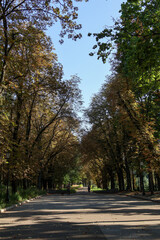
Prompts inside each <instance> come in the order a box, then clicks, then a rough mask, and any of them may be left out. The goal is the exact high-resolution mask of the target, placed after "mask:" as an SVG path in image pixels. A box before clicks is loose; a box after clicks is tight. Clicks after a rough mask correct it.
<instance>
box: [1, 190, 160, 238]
mask: <svg viewBox="0 0 160 240" xmlns="http://www.w3.org/2000/svg"><path fill="white" fill-rule="evenodd" d="M0 239H2V240H8V239H11V240H13V239H19V240H20V239H21V240H22V239H23V240H24V239H25V240H27V239H34V240H42V239H43V240H48V239H49V240H50V239H53V240H66V239H68V240H95V239H96V240H106V239H108V240H113V239H114V240H118V239H122V240H124V239H132V240H133V239H138V240H140V239H141V240H142V239H143V240H144V239H145V240H160V204H158V203H153V202H150V201H145V200H138V199H134V198H130V197H127V196H123V195H120V196H119V195H111V194H109V195H103V194H92V193H91V194H90V193H87V192H84V191H83V190H82V191H81V192H78V194H73V195H72V194H71V195H58V194H57V195H49V196H45V197H42V198H40V199H35V200H34V201H32V202H30V203H26V204H24V205H22V206H19V207H17V208H14V209H12V210H10V211H7V212H6V213H2V214H0Z"/></svg>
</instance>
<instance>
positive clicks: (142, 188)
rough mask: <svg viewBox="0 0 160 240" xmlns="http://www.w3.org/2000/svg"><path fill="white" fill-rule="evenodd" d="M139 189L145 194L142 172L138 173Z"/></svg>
mask: <svg viewBox="0 0 160 240" xmlns="http://www.w3.org/2000/svg"><path fill="white" fill-rule="evenodd" d="M140 190H141V192H142V194H143V195H145V190H144V181H143V172H141V173H140Z"/></svg>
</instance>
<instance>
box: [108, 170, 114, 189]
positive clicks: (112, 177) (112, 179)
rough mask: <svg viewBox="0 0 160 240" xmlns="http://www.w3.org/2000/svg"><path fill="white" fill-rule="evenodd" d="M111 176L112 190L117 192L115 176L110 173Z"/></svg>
mask: <svg viewBox="0 0 160 240" xmlns="http://www.w3.org/2000/svg"><path fill="white" fill-rule="evenodd" d="M109 175H110V179H111V190H115V176H114V172H113V171H110V172H109Z"/></svg>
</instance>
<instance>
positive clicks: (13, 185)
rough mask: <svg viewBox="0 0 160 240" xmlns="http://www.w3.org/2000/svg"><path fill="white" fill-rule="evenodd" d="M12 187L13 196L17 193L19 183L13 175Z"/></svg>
mask: <svg viewBox="0 0 160 240" xmlns="http://www.w3.org/2000/svg"><path fill="white" fill-rule="evenodd" d="M11 185H12V194H15V193H16V192H17V182H16V179H15V178H14V176H13V175H12V181H11Z"/></svg>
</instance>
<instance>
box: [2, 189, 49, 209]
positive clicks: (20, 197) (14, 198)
mask: <svg viewBox="0 0 160 240" xmlns="http://www.w3.org/2000/svg"><path fill="white" fill-rule="evenodd" d="M0 189H1V192H0V209H3V208H6V207H9V206H11V205H13V204H16V203H20V202H22V201H25V200H28V199H31V198H34V197H37V196H39V195H43V194H45V193H46V192H45V191H42V190H41V191H40V190H38V189H37V188H36V187H30V188H28V189H26V190H23V189H18V191H17V192H16V193H15V194H11V193H10V194H9V202H8V203H6V201H5V199H6V188H5V187H4V186H1V188H0ZM9 192H11V191H9Z"/></svg>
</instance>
